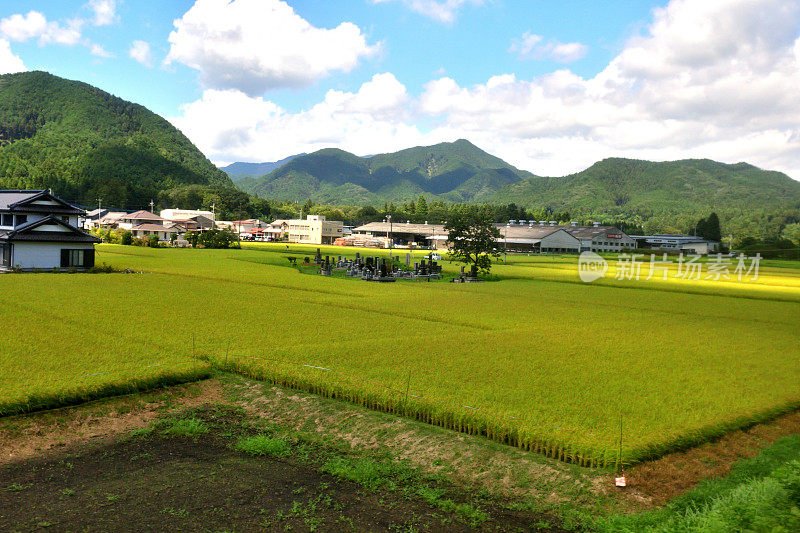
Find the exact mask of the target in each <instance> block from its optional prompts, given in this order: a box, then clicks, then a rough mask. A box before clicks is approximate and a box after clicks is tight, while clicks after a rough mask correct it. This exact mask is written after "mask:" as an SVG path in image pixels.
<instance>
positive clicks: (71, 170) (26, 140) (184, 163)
mask: <svg viewBox="0 0 800 533" xmlns="http://www.w3.org/2000/svg"><path fill="white" fill-rule="evenodd" d="M0 134H2V137H3V138H4V139H6V140H7V141H10V143H9V144H7V145H5V146H2V147H0V188H22V189H24V188H28V189H31V188H32V189H40V188H48V187H49V188H52V189H53V191H54V192H55V193H56V194H57V195H59V196H62V197H64V198H67V199H69V200H71V201H74V202H78V203H82V204H83V205H95V204H96V199H97V198H103V201H104V202H105V205H112V206H117V207H134V206H135V207H141V206H144V205H146V204H147V203H148V202H149V201H150V200H151V199H156V198H157V197H158V195H159V193H160V192H161V191H164V190H167V189H171V188H173V187H177V186H181V185H185V184H200V185H227V186H232V182H231V181H230V179H229V178H228V177H227V176H226V175H225V173H223V172H222V171H220V170H219V169H217V168H216V167H214V165H212V164H211V162H210V161H208V159H206V158H205V156H203V154H202V153H200V151H199V150H198V149H197V148H196V147H195V146H194V145H193V144H192V143H191V142H190V141H189V140H188V139H187V138H186V137H185V136H184V135H183V134H182V133H181V132H180V131H178V130H177V129H176V128H175V127H174V126H172V125H171V124H170V123H169V122H167V121H166V120H165V119H163V118H161V117H159V116H158V115H156V114H154V113H152V112H150V111H148V110H147V109H146V108H144V107H142V106H140V105H137V104H132V103H130V102H126V101H125V100H122V99H120V98H117V97H115V96H112V95H110V94H108V93H106V92H104V91H101V90H100V89H97V88H95V87H92V86H90V85H87V84H85V83H80V82H76V81H69V80H65V79H63V78H58V77H56V76H53V75H51V74H47V73H45V72H22V73H18V74H5V75H2V76H0ZM195 208H196V207H195Z"/></svg>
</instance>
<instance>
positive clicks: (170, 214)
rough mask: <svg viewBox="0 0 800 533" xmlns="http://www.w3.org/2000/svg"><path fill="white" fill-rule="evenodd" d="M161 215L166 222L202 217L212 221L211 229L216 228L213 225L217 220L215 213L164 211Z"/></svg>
mask: <svg viewBox="0 0 800 533" xmlns="http://www.w3.org/2000/svg"><path fill="white" fill-rule="evenodd" d="M159 215H161V218H163V219H166V220H176V219H189V218H194V217H197V216H201V217H204V218H207V219H208V220H210V221H211V223H212V226H211V227H214V226H213V223H214V222H216V220H217V217H216V215H215V214H214V212H213V211H203V210H199V209H162V210H161V212H160V213H159Z"/></svg>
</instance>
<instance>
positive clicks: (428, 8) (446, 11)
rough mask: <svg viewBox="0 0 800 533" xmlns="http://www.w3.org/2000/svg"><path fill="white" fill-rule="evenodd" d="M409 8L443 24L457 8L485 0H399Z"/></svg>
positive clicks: (388, 0)
mask: <svg viewBox="0 0 800 533" xmlns="http://www.w3.org/2000/svg"><path fill="white" fill-rule="evenodd" d="M372 1H373V3H375V4H380V3H383V2H390V1H393V0H372ZM400 1H402V2H403V4H405V5H406V6H407V7H408V8H409V9H411V10H413V11H416V12H417V13H420V14H421V15H425V16H426V17H430V18H432V19H434V20H437V21H439V22H443V23H445V24H450V23H452V22H453V21H454V20H455V18H456V14H457V13H458V10H459V9H461V7H462V6H464V5H467V4H471V5H474V6H480V5H483V4H485V3H486V0H400Z"/></svg>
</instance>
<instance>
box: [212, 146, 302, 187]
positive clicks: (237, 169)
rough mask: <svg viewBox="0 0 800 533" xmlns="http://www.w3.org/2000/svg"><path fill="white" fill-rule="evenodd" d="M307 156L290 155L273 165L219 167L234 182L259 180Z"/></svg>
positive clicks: (247, 164)
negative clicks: (296, 159) (249, 179)
mask: <svg viewBox="0 0 800 533" xmlns="http://www.w3.org/2000/svg"><path fill="white" fill-rule="evenodd" d="M301 155H306V154H305V153H302V154H297V155H290V156H289V157H285V158H283V159H281V160H280V161H274V162H272V163H231V164H230V165H227V166H224V167H219V168H220V170H222V171H223V172H224V173H225V174H227V175H228V176H229V177H230V178H231V179H232V180H233V181H238V180H241V179H244V178H257V177H259V176H264V175H266V174H269V173H270V172H272V171H273V170H275V169H276V168H280V167H282V166H283V165H285V164H286V163H288V162H289V161H291V160H292V159H294V158H296V157H300V156H301Z"/></svg>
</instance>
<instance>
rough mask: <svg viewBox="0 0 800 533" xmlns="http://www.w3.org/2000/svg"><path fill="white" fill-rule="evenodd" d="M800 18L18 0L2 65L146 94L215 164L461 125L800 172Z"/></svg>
mask: <svg viewBox="0 0 800 533" xmlns="http://www.w3.org/2000/svg"><path fill="white" fill-rule="evenodd" d="M799 37H800V5H799V3H798V1H796V0H789V1H787V0H762V2H760V3H753V2H750V1H747V0H702V1H701V0H671V1H669V2H668V1H666V0H664V1H660V2H656V1H645V0H638V1H636V0H608V1H605V2H586V1H577V0H569V1H561V2H552V1H543V0H542V1H537V0H528V1H523V0H349V1H345V2H319V1H312V0H286V1H283V0H196V1H195V0H190V1H189V0H187V1H152V0H136V1H134V0H116V1H115V0H77V1H62V2H47V1H31V0H18V1H15V2H4V3H3V4H2V7H0V72H10V71H16V70H24V69H26V70H47V71H49V72H52V73H54V74H56V75H59V76H63V77H67V78H71V79H78V80H81V81H85V82H88V83H90V84H92V85H95V86H98V87H100V88H102V89H104V90H106V91H109V92H111V93H113V94H116V95H118V96H121V97H123V98H125V99H128V100H131V101H134V102H138V103H141V104H143V105H145V106H147V107H148V108H150V109H152V110H153V111H155V112H157V113H159V114H161V115H163V116H165V117H167V118H169V119H170V120H171V121H172V122H173V123H174V124H176V125H177V126H178V127H180V128H181V129H182V130H183V131H184V133H186V134H187V135H188V136H189V138H190V139H192V140H193V141H194V142H195V143H196V144H197V145H198V147H200V149H201V150H203V151H204V153H206V155H207V156H209V157H210V158H211V159H212V160H213V161H215V162H218V163H226V162H230V161H234V160H248V161H266V160H276V159H280V158H282V157H285V156H287V155H291V154H292V153H297V152H301V151H305V152H307V151H312V150H314V149H318V148H322V147H324V146H338V147H341V148H344V149H347V150H350V151H353V152H355V153H360V154H365V153H375V152H379V151H390V150H395V149H399V148H403V147H405V146H409V145H415V144H432V143H434V142H440V141H447V140H455V139H456V138H459V137H466V138H469V139H470V140H472V141H473V142H475V143H476V144H478V145H479V146H481V147H483V148H484V149H486V150H488V151H490V152H492V153H495V154H497V155H499V156H500V157H503V158H505V159H507V160H509V161H510V162H512V163H514V164H516V165H517V166H520V167H522V168H526V169H528V170H531V171H533V172H537V173H540V174H565V173H568V172H572V171H576V170H580V169H581V168H584V167H585V166H587V165H588V164H591V163H592V162H593V161H595V160H597V159H601V158H603V157H609V156H628V157H641V158H649V159H662V160H663V159H678V158H683V157H709V158H714V159H718V160H723V161H728V162H736V161H740V160H747V161H751V162H753V163H755V164H759V165H761V166H764V167H769V168H775V169H778V170H783V171H785V172H788V173H790V175H792V176H793V177H795V178H800V172H798V171H799V170H800V163H798V162H797V161H798V160H800V132H798V123H799V122H800V118H799V117H798V110H800V101H798V97H797V96H796V93H797V91H796V90H795V89H793V88H792V85H793V84H794V87H797V82H798V81H800V74H799V72H800V44H798V43H800V39H798V38H799ZM134 43H136V44H134ZM736 87H739V89H738V90H737V89H735V88H736Z"/></svg>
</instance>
